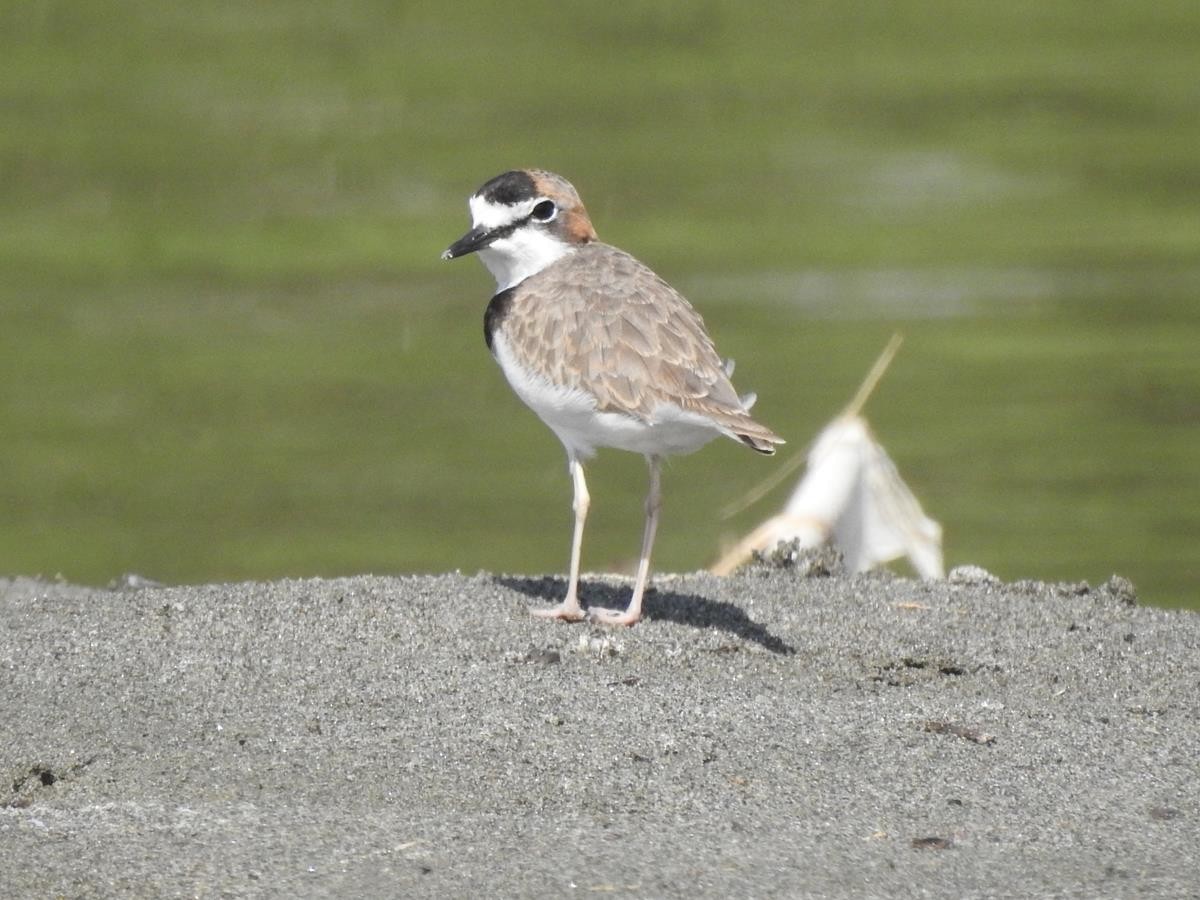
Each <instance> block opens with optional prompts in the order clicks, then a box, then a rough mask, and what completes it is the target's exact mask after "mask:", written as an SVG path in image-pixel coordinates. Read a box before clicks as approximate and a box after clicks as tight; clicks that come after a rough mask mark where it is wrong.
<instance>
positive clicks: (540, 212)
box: [532, 200, 558, 222]
mask: <svg viewBox="0 0 1200 900" xmlns="http://www.w3.org/2000/svg"><path fill="white" fill-rule="evenodd" d="M532 215H533V217H534V218H535V219H537V221H539V222H549V221H550V220H551V219H553V218H554V217H555V216H556V215H558V207H557V206H555V205H554V201H553V200H543V201H542V202H541V203H539V204H538V205H537V206H535V207H534V208H533V213H532Z"/></svg>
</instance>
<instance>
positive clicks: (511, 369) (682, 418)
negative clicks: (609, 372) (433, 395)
mask: <svg viewBox="0 0 1200 900" xmlns="http://www.w3.org/2000/svg"><path fill="white" fill-rule="evenodd" d="M492 353H493V354H494V355H495V357H496V362H498V363H499V364H500V368H501V369H502V370H503V372H504V376H505V378H507V379H508V383H509V384H510V385H512V389H513V390H514V391H516V393H517V396H518V397H520V398H521V400H522V401H524V403H525V405H526V406H528V407H529V408H530V409H532V410H533V411H534V412H535V413H537V415H538V417H539V418H540V419H541V420H542V421H543V422H545V423H546V424H547V425H549V426H550V428H551V430H552V431H553V432H554V433H555V434H556V435H558V439H559V440H560V441H562V442H563V445H564V446H565V447H566V448H567V453H568V455H570V456H572V457H575V458H578V459H588V458H590V457H592V456H594V455H595V453H596V450H597V449H598V448H600V447H615V448H616V449H618V450H628V451H630V452H632V453H641V454H643V455H645V456H675V455H680V454H684V453H692V452H693V451H696V450H699V449H700V448H701V447H703V446H704V445H705V444H707V443H708V442H709V441H711V440H712V439H713V438H715V437H717V436H719V435H720V434H721V433H722V432H721V430H720V429H719V428H718V427H717V425H716V424H714V423H713V422H712V420H711V419H708V418H706V417H705V416H701V415H698V414H697V413H692V412H687V411H686V410H683V409H680V408H679V407H678V406H676V405H674V404H663V405H661V406H659V407H658V408H657V409H656V410H654V413H653V414H652V416H651V417H650V420H649V421H643V420H642V419H640V418H636V417H634V416H630V415H626V414H624V413H619V412H600V411H598V410H597V409H596V399H595V397H593V396H591V395H590V394H588V393H587V392H586V391H583V390H580V389H577V388H567V387H562V386H560V385H555V384H552V383H550V382H549V381H548V380H546V379H545V378H542V377H541V376H538V375H536V374H534V373H532V372H530V371H529V370H528V369H526V368H524V367H523V366H521V365H520V364H519V363H518V362H517V361H516V359H515V358H514V357H513V354H512V352H511V350H510V349H509V347H508V344H507V343H506V342H505V340H504V336H503V335H502V334H500V333H499V332H498V331H497V332H495V333H494V334H493V335H492Z"/></svg>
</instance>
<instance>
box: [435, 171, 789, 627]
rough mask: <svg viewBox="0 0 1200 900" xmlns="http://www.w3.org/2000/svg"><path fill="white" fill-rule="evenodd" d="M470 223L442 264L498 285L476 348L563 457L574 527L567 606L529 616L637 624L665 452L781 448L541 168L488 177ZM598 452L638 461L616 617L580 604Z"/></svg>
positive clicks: (678, 302)
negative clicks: (479, 266) (636, 516)
mask: <svg viewBox="0 0 1200 900" xmlns="http://www.w3.org/2000/svg"><path fill="white" fill-rule="evenodd" d="M469 206H470V210H471V219H472V223H471V225H472V227H471V230H470V231H468V232H467V233H466V234H465V235H463V236H462V237H461V238H459V239H458V240H457V241H455V242H454V243H453V244H451V245H450V247H449V248H448V249H447V250H446V252H445V253H443V254H442V258H443V259H455V258H457V257H459V256H466V255H467V254H469V253H478V254H479V257H480V259H481V260H482V261H483V264H484V265H485V266H486V267H487V268H488V271H490V272H491V273H492V275H493V277H495V279H496V294H495V295H494V296H493V297H492V300H491V302H490V303H489V304H488V306H487V311H486V312H485V313H484V317H483V331H484V339H485V340H486V341H487V345H488V348H489V349H490V350H491V352H492V355H493V356H494V357H495V358H496V361H497V362H498V363H499V364H500V368H501V369H502V370H503V371H504V375H505V377H506V378H507V379H508V383H509V384H510V385H511V386H512V388H513V390H514V391H516V393H517V396H518V397H520V398H521V400H523V401H524V402H525V403H526V405H528V406H529V407H530V408H531V409H532V410H533V411H534V412H535V413H537V415H538V416H539V417H540V418H541V420H542V421H543V422H545V423H546V424H547V425H548V426H550V429H551V430H552V431H553V432H554V433H555V434H556V435H558V439H559V440H560V441H562V443H563V446H564V447H565V448H566V451H567V465H568V469H569V472H570V475H571V481H572V483H573V485H574V492H575V499H574V512H575V530H574V535H573V538H572V542H571V571H570V580H569V582H568V585H567V594H566V597H565V598H564V599H563V601H562V602H561V603H560V604H559V605H558V606H554V607H551V608H549V609H535V610H533V614H534V615H537V616H545V617H548V618H555V619H563V620H566V621H578V620H580V619H583V618H585V616H586V617H587V618H589V619H591V620H592V621H596V622H601V623H606V624H610V625H632V624H634V623H635V622H637V621H638V620H639V619H640V618H641V615H642V595H643V593H644V592H645V589H646V580H647V577H648V575H649V571H650V551H651V548H652V547H653V545H654V534H655V530H656V528H657V526H658V513H659V506H660V470H661V465H662V459H663V457H664V456H667V455H672V454H683V453H691V452H693V451H695V450H698V449H700V448H701V447H702V446H704V445H705V444H707V443H708V442H709V441H711V440H712V439H713V438H715V437H717V436H718V435H725V436H726V437H730V438H733V439H734V440H737V441H740V442H742V443H743V444H745V445H746V446H748V447H750V448H751V449H753V450H757V451H758V452H759V453H764V454H771V453H774V452H775V445H776V444H782V443H783V439H782V438H781V437H779V435H777V434H776V433H775V432H773V431H772V430H771V429H769V428H767V427H766V426H764V425H760V424H759V423H758V422H756V421H754V419H752V418H751V417H750V414H749V409H750V407H751V405H752V404H753V403H754V395H753V394H747V395H745V396H741V397H739V396H738V394H737V392H736V391H734V389H733V385H732V384H731V383H730V380H729V376H730V375H731V374H732V371H733V365H732V362H723V361H722V360H721V358H720V357H719V356H718V355H717V351H716V349H715V348H714V347H713V343H712V339H711V338H710V337H709V336H708V333H707V331H705V328H704V322H703V320H702V319H701V318H700V314H699V313H697V312H696V311H695V310H694V309H693V308H692V306H691V304H689V303H688V302H687V300H685V299H684V298H683V297H682V296H681V295H680V294H679V293H678V292H677V291H676V290H675V289H674V288H672V287H671V286H670V285H669V284H667V283H666V282H665V281H663V280H662V279H661V278H659V277H658V276H657V275H655V274H654V272H652V271H651V270H650V269H649V268H647V267H646V266H644V265H643V264H642V263H640V262H638V261H637V260H636V259H634V258H633V257H632V256H630V255H629V254H628V253H625V252H624V251H622V250H618V249H617V248H616V247H612V246H609V245H608V244H604V243H601V242H600V241H599V240H597V237H596V230H595V229H594V228H593V227H592V222H591V220H590V219H589V218H588V214H587V210H585V209H584V207H583V203H582V201H581V200H580V199H579V195H578V194H577V193H576V192H575V188H574V187H572V185H571V183H570V182H569V181H567V180H566V179H565V178H563V177H561V176H559V175H555V174H554V173H552V172H546V171H543V170H541V169H519V170H514V171H510V172H505V173H504V174H502V175H497V176H496V177H495V178H493V179H491V180H490V181H488V182H487V183H486V184H484V185H483V187H481V188H479V190H477V191H476V192H475V193H474V194H472V195H471V198H470V200H469ZM600 447H616V448H617V449H620V450H628V451H631V452H633V453H640V454H642V455H643V456H645V458H646V461H647V463H648V465H649V468H650V489H649V492H648V494H647V496H646V525H645V531H644V534H643V537H642V550H641V556H640V558H639V561H638V568H637V577H636V579H635V581H634V586H633V594H632V595H631V597H630V600H629V605H628V607H627V608H626V609H625V610H611V609H599V608H595V607H592V608H589V609H588V610H587V611H586V612H585V611H584V609H583V608H582V606H581V605H580V602H579V559H580V550H581V547H582V543H583V525H584V521H585V520H586V518H587V512H588V505H589V503H590V498H589V496H588V489H587V482H586V480H585V479H584V475H583V462H584V461H585V460H588V459H591V458H592V456H594V455H595V452H596V450H597V449H598V448H600Z"/></svg>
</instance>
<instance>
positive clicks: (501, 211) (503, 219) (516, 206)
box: [467, 195, 543, 228]
mask: <svg viewBox="0 0 1200 900" xmlns="http://www.w3.org/2000/svg"><path fill="white" fill-rule="evenodd" d="M542 199H543V198H541V197H530V198H529V199H528V200H522V201H521V202H520V203H513V204H506V203H493V202H492V201H491V200H488V199H487V198H486V197H480V196H478V195H475V196H472V197H471V199H470V200H468V201H467V204H468V205H469V206H470V207H471V224H472V225H473V226H474V227H476V228H478V227H480V226H483V227H484V228H498V227H500V226H501V225H507V224H509V223H510V222H515V221H516V220H517V219H523V218H525V217H526V216H527V215H529V214H530V213H531V212H533V208H534V207H535V206H537V205H538V202H539V201H540V200H542Z"/></svg>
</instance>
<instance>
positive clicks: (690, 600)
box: [495, 575, 796, 656]
mask: <svg viewBox="0 0 1200 900" xmlns="http://www.w3.org/2000/svg"><path fill="white" fill-rule="evenodd" d="M495 580H496V581H497V583H499V584H502V585H504V586H505V587H508V588H512V589H513V590H515V591H520V592H521V593H522V594H525V595H526V596H527V597H533V598H534V599H537V600H540V601H543V602H545V603H547V604H555V603H558V602H559V601H561V600H562V598H563V597H564V596H566V593H567V584H566V579H564V578H559V577H555V576H553V575H544V576H542V577H540V578H528V577H520V576H515V575H498V576H496V578H495ZM579 593H580V599H581V601H582V603H583V605H584V608H585V609H586V608H587V607H589V606H602V607H609V608H611V609H624V608H625V607H626V606H627V605H628V603H629V594H630V588H628V587H625V586H622V585H617V584H605V583H603V582H591V583H584V582H582V581H581V582H580V584H579ZM642 610H643V611H644V612H645V613H646V615H647V616H648V617H649V618H652V619H665V620H667V621H669V622H678V623H679V624H680V625H690V626H691V627H693V628H716V629H719V630H721V631H725V632H728V633H729V634H732V635H734V636H735V637H739V638H741V639H742V640H746V641H753V642H754V643H756V644H759V645H760V646H762V647H763V648H765V649H767V650H769V651H771V652H772V653H779V654H781V655H784V656H791V655H792V654H793V653H795V652H796V651H795V648H793V647H792V646H791V645H790V644H788V643H787V642H786V641H783V640H781V639H780V638H777V637H776V636H775V635H773V634H771V633H770V632H769V631H767V629H766V628H765V627H763V626H762V625H760V624H758V623H757V622H755V621H754V620H752V619H751V618H750V617H749V616H747V615H746V613H745V612H744V611H743V610H742V609H741V608H740V607H738V606H735V605H734V604H732V603H726V602H724V601H722V600H710V599H708V598H707V597H701V596H699V595H697V594H680V593H677V592H675V591H662V590H658V589H656V588H654V587H653V586H647V588H646V594H645V596H644V597H643V599H642Z"/></svg>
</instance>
